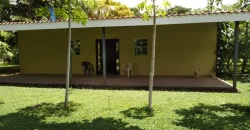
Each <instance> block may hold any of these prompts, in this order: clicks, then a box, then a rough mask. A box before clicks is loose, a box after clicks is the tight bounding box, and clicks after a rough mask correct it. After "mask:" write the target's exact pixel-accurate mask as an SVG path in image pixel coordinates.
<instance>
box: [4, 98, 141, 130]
mask: <svg viewBox="0 0 250 130" xmlns="http://www.w3.org/2000/svg"><path fill="white" fill-rule="evenodd" d="M69 105H70V108H69V109H63V103H59V104H52V103H41V104H38V105H36V106H28V107H26V108H22V109H20V110H19V111H18V112H16V113H10V114H8V115H4V116H0V129H3V130H10V129H13V130H30V129H32V130H35V129H37V130H42V129H48V130H65V129H67V130H83V129H89V130H99V129H100V130H104V129H105V130H106V129H119V130H131V129H133V130H141V128H139V127H138V126H131V125H129V123H127V122H123V121H122V120H121V119H114V118H101V117H99V118H96V119H94V120H91V121H90V120H83V121H80V122H65V123H56V122H51V123H47V122H45V120H46V118H49V117H60V118H64V117H66V116H70V115H71V114H73V112H75V111H77V109H78V108H79V107H78V106H80V104H76V103H73V102H70V104H69Z"/></svg>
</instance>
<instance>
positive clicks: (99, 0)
mask: <svg viewBox="0 0 250 130" xmlns="http://www.w3.org/2000/svg"><path fill="white" fill-rule="evenodd" d="M83 8H84V10H85V12H87V14H88V16H89V17H90V18H114V17H126V16H134V13H133V12H132V11H131V10H130V8H129V7H127V6H126V5H124V4H121V3H120V2H115V1H113V0H95V1H94V6H93V7H89V6H87V5H85V6H84V7H83Z"/></svg>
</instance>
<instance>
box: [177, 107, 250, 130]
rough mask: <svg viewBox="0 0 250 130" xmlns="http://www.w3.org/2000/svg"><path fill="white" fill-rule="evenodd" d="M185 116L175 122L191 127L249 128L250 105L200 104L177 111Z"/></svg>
mask: <svg viewBox="0 0 250 130" xmlns="http://www.w3.org/2000/svg"><path fill="white" fill-rule="evenodd" d="M175 112H176V113H177V114H178V115H180V116H182V117H183V118H182V119H180V120H178V121H176V122H174V124H176V125H178V126H183V127H186V128H189V129H209V130H210V129H213V130H214V129H249V128H250V107H249V106H241V105H239V104H224V105H219V106H210V105H205V104H199V105H197V106H194V107H192V108H190V109H180V110H176V111H175Z"/></svg>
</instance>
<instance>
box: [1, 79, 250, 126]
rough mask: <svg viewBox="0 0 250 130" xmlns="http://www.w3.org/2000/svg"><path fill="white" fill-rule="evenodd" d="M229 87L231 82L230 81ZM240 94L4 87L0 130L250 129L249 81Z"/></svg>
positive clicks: (242, 84)
mask: <svg viewBox="0 0 250 130" xmlns="http://www.w3.org/2000/svg"><path fill="white" fill-rule="evenodd" d="M229 82H231V81H229ZM238 84H239V90H240V93H212V92H167V91H154V93H153V107H154V109H153V110H148V109H147V108H146V107H147V100H148V92H147V91H118V90H84V89H81V90H78V89H71V90H70V92H71V93H70V95H69V100H70V101H71V102H70V108H69V109H64V108H63V103H62V102H63V101H64V93H65V90H64V89H48V88H22V87H8V86H1V87H0V102H1V103H0V129H1V130H9V129H10V130H11V129H13V130H28V129H33V130H35V129H37V130H38V129H39V130H60V129H61V130H63V129H72V130H73V129H74V130H78V129H79V130H83V129H89V130H98V129H101V130H104V129H105V130H107V129H109V130H110V129H112V130H113V129H121V130H130V129H134V130H142V129H148V130H152V129H209V130H210V129H213V130H216V129H250V105H249V103H250V81H248V82H238Z"/></svg>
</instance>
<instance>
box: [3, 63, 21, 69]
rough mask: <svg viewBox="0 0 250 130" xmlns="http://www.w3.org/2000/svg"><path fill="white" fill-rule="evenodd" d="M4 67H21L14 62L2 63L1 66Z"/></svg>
mask: <svg viewBox="0 0 250 130" xmlns="http://www.w3.org/2000/svg"><path fill="white" fill-rule="evenodd" d="M2 67H19V65H13V64H0V68H2Z"/></svg>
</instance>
